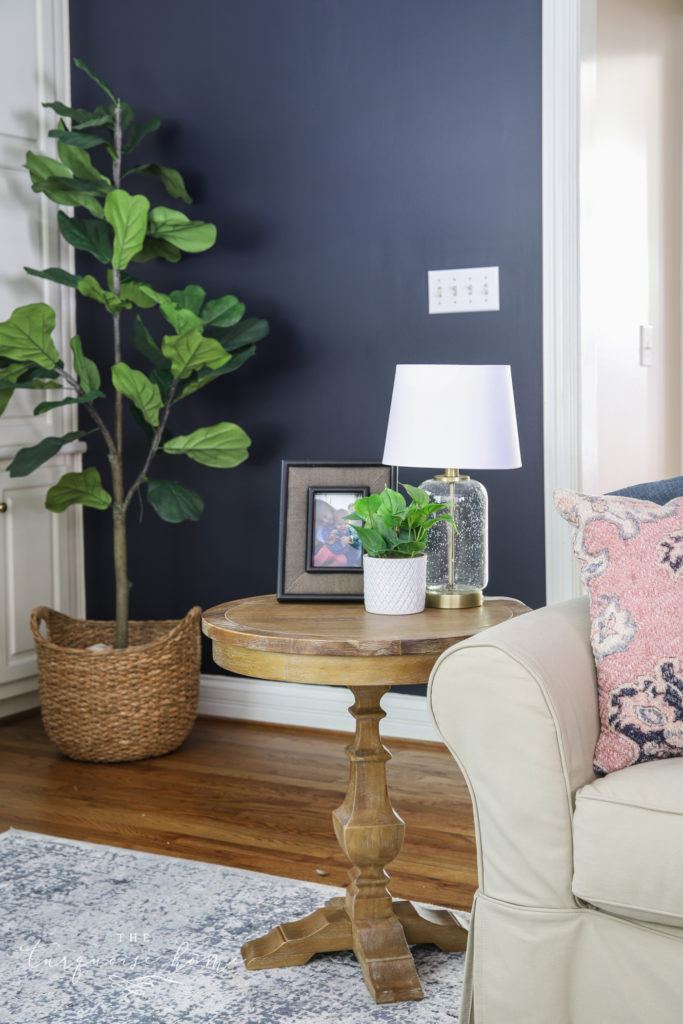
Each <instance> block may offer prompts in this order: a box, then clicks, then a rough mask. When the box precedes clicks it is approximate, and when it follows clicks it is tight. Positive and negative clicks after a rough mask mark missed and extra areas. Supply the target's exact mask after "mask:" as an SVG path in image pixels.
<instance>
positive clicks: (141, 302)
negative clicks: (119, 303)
mask: <svg viewBox="0 0 683 1024" xmlns="http://www.w3.org/2000/svg"><path fill="white" fill-rule="evenodd" d="M121 298H122V299H126V300H127V301H128V302H132V303H133V305H135V306H139V307H140V309H152V308H153V307H154V306H156V305H158V303H157V301H156V299H154V298H152V296H151V295H150V293H149V290H148V289H147V288H144V287H143V286H142V284H141V282H139V281H122V282H121Z"/></svg>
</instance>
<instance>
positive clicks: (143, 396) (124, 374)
mask: <svg viewBox="0 0 683 1024" xmlns="http://www.w3.org/2000/svg"><path fill="white" fill-rule="evenodd" d="M111 379H112V381H113V384H114V387H115V388H116V390H117V391H120V392H121V394H122V395H125V396H126V398H127V399H129V401H131V402H132V403H133V405H135V406H137V408H138V409H139V410H140V412H141V413H142V415H143V416H144V417H145V419H146V420H147V422H148V423H149V425H150V426H151V427H157V426H158V425H159V410H160V409H161V407H162V406H163V404H164V401H163V399H162V397H161V392H160V391H159V387H158V385H157V384H154V383H153V382H152V381H151V380H150V379H149V377H146V376H145V374H144V373H142V372H141V371H140V370H133V369H131V367H130V366H128V364H127V363H116V364H115V365H114V366H112V368H111Z"/></svg>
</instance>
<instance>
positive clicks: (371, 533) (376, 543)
mask: <svg viewBox="0 0 683 1024" xmlns="http://www.w3.org/2000/svg"><path fill="white" fill-rule="evenodd" d="M354 530H355V531H356V533H357V534H358V537H359V540H360V542H361V544H362V545H363V549H364V550H365V551H367V553H368V554H369V555H371V556H377V555H379V554H380V553H381V552H382V551H386V549H387V545H386V542H385V540H384V537H383V536H382V534H381V533H380V532H379V530H373V529H371V528H370V527H369V526H354Z"/></svg>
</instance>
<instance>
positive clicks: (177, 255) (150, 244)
mask: <svg viewBox="0 0 683 1024" xmlns="http://www.w3.org/2000/svg"><path fill="white" fill-rule="evenodd" d="M157 258H159V259H162V260H166V262H167V263H178V261H179V260H181V259H182V258H183V254H182V253H181V251H180V249H179V248H178V246H177V245H173V244H172V243H171V242H166V241H165V240H164V239H163V238H152V237H151V236H150V235H148V236H147V238H146V239H145V244H144V245H143V247H142V249H141V250H140V252H139V253H138V254H137V256H133V259H134V260H135V262H136V263H146V262H147V261H148V260H154V259H157Z"/></svg>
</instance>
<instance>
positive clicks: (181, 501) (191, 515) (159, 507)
mask: <svg viewBox="0 0 683 1024" xmlns="http://www.w3.org/2000/svg"><path fill="white" fill-rule="evenodd" d="M147 500H148V501H149V503H150V505H151V506H152V508H153V509H154V511H155V512H156V514H157V515H158V516H159V518H160V519H163V520H164V522H166V523H182V522H184V521H185V520H187V519H191V520H192V521H193V522H195V523H196V522H198V520H200V519H201V517H202V512H203V511H204V499H203V498H202V497H201V495H200V494H197V492H196V491H193V490H191V489H190V488H189V487H184V486H183V484H179V483H177V482H176V481H171V480H148V481H147Z"/></svg>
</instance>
